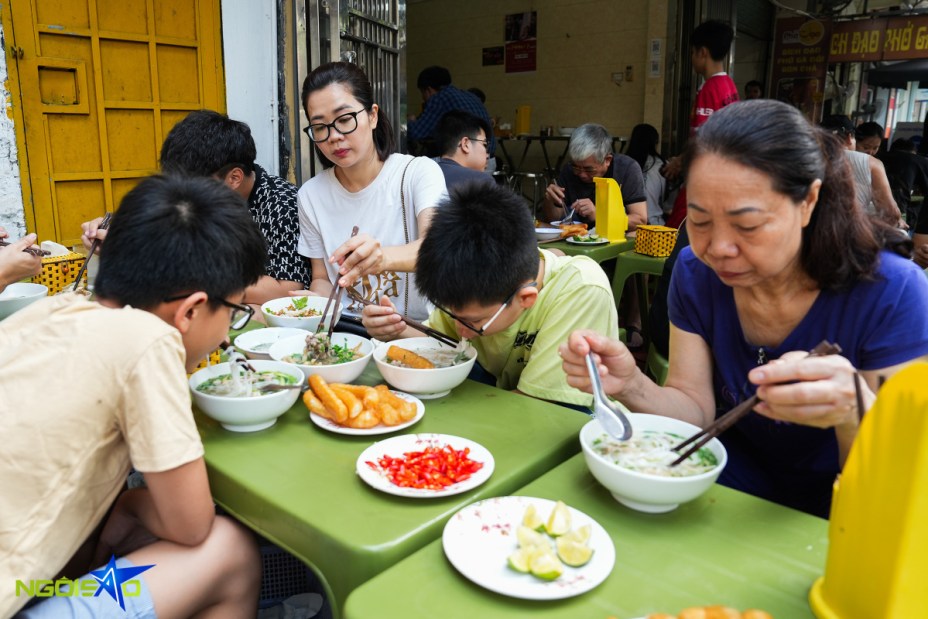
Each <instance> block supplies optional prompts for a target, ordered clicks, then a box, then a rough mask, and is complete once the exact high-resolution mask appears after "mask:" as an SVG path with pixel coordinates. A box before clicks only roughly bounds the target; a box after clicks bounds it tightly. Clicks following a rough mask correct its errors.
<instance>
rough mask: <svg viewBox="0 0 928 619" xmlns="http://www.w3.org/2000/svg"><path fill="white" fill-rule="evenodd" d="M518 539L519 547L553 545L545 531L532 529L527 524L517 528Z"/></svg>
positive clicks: (547, 546)
mask: <svg viewBox="0 0 928 619" xmlns="http://www.w3.org/2000/svg"><path fill="white" fill-rule="evenodd" d="M516 540H517V541H518V542H519V548H526V549H529V548H539V547H542V546H544V547H546V548H550V547H551V544H550V543H548V538H547V537H545V536H544V534H543V533H539V532H538V531H536V530H535V529H530V528H528V527H526V526H521V527H519V528H518V529H516Z"/></svg>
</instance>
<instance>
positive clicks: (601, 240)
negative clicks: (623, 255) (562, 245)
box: [566, 236, 609, 245]
mask: <svg viewBox="0 0 928 619" xmlns="http://www.w3.org/2000/svg"><path fill="white" fill-rule="evenodd" d="M566 240H567V242H568V243H570V244H571V245H605V244H606V243H608V242H609V239H607V238H604V237H599V240H598V241H577V240H574V237H572V236H569V237H567V239H566Z"/></svg>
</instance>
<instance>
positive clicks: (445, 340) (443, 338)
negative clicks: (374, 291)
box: [348, 288, 460, 347]
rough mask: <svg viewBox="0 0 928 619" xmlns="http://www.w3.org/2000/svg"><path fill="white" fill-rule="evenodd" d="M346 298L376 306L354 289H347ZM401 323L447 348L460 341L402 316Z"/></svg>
mask: <svg viewBox="0 0 928 619" xmlns="http://www.w3.org/2000/svg"><path fill="white" fill-rule="evenodd" d="M348 296H349V297H351V298H352V299H354V300H355V301H357V302H358V303H360V304H361V305H378V304H377V303H374V302H373V301H368V300H367V299H365V298H364V297H362V296H361V295H360V294H358V291H357V290H355V289H354V288H349V289H348ZM403 322H405V323H406V324H407V325H409V326H410V327H412V328H413V329H418V330H419V331H422V332H423V333H425V334H426V335H428V336H429V337H431V338H433V339H436V340H438V341H439V342H441V343H442V344H447V345H448V346H452V347H456V346H457V345H458V342H459V341H460V340H457V339H455V338H453V337H451V336H450V335H445V334H444V333H442V332H441V331H439V330H438V329H433V328H432V327H427V326H425V325H424V324H422V323H421V322H416V321H415V320H412V319H411V318H407V317H406V316H403Z"/></svg>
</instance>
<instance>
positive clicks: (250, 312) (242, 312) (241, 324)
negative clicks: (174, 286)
mask: <svg viewBox="0 0 928 619" xmlns="http://www.w3.org/2000/svg"><path fill="white" fill-rule="evenodd" d="M190 294H191V293H187V294H182V295H178V296H176V297H168V298H167V299H162V300H163V301H164V302H165V303H171V302H172V301H180V300H181V299H186V298H187V297H189V296H190ZM209 298H210V299H211V300H213V301H218V302H219V303H220V304H222V305H224V306H226V307H228V308H229V309H230V310H232V313H231V315H230V316H229V328H230V329H244V328H245V325H247V324H248V321H249V320H251V317H252V316H254V314H255V308H253V307H251V306H250V305H240V304H238V303H232V302H231V301H226V300H225V299H223V298H221V297H220V298H218V299H217V298H216V297H209Z"/></svg>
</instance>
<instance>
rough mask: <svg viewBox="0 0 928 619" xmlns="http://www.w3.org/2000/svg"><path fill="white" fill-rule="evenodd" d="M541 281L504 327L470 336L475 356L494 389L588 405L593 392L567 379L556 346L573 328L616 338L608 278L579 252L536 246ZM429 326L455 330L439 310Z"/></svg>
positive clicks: (434, 314) (449, 320)
mask: <svg viewBox="0 0 928 619" xmlns="http://www.w3.org/2000/svg"><path fill="white" fill-rule="evenodd" d="M541 258H542V260H543V261H544V268H545V270H544V282H543V284H542V288H541V290H540V291H539V292H538V300H537V301H535V304H534V305H533V306H532V307H531V308H529V309H528V310H526V311H524V312H522V314H521V315H520V316H519V318H518V320H516V322H515V323H513V324H512V325H511V326H509V328H507V329H505V330H504V331H500V332H499V333H494V334H493V335H482V336H480V337H475V338H473V339H472V340H471V342H472V343H473V345H474V348H476V349H477V360H478V361H479V362H480V364H481V365H483V367H484V368H485V369H486V370H487V371H488V372H490V373H491V374H493V376H495V377H496V386H497V387H499V388H500V389H507V390H512V389H518V390H519V391H521V392H522V393H526V394H528V395H530V396H532V397H535V398H540V399H543V400H552V401H554V402H564V403H567V404H578V405H581V406H590V405H591V404H592V403H593V396H591V395H590V394H588V393H584V392H582V391H580V390H579V389H575V388H573V387H571V386H570V385H568V384H567V375H566V374H564V370H563V369H562V367H561V358H560V356H558V354H557V349H558V347H559V346H560V345H561V344H563V343H564V342H566V341H567V336H569V335H570V334H571V332H573V331H574V330H575V329H593V330H594V331H597V332H599V333H602V334H603V335H605V336H607V337H611V338H614V339H618V337H619V319H618V316H617V314H616V310H615V301H614V300H613V297H612V288H611V287H610V285H609V279H608V278H607V277H606V274H605V273H603V270H602V268H601V267H600V266H599V265H598V264H596V262H594V261H593V260H591V259H590V258H587V257H585V256H573V257H571V256H560V257H559V256H555V255H554V254H552V253H550V252H548V251H544V250H542V251H541ZM429 323H430V325H431V326H433V327H435V328H437V329H438V330H439V331H442V332H443V333H447V334H449V335H458V333H457V329H456V327H455V322H454V320H452V319H451V318H450V317H449V316H448V315H447V314H445V313H444V312H442V311H441V310H435V311H433V312H432V315H431V316H430V317H429Z"/></svg>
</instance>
